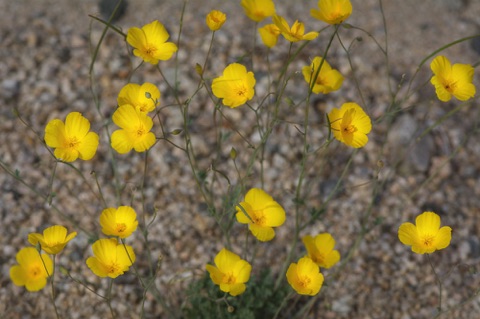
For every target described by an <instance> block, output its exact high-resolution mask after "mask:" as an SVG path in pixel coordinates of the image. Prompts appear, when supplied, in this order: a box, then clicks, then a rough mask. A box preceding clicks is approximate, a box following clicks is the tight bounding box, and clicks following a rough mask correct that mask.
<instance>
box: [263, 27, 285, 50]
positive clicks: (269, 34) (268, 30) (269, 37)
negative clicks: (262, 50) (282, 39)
mask: <svg viewBox="0 0 480 319" xmlns="http://www.w3.org/2000/svg"><path fill="white" fill-rule="evenodd" d="M258 32H259V33H260V38H261V39H262V42H263V44H265V45H266V46H267V47H269V48H273V47H274V46H275V45H277V40H278V36H279V35H280V29H279V28H278V27H277V26H276V25H275V24H267V25H264V26H263V27H261V28H259V29H258Z"/></svg>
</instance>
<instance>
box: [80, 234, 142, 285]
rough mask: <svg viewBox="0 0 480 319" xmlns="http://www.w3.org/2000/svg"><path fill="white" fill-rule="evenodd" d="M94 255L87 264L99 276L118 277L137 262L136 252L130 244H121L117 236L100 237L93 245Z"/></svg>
mask: <svg viewBox="0 0 480 319" xmlns="http://www.w3.org/2000/svg"><path fill="white" fill-rule="evenodd" d="M92 250H93V255H94V256H93V257H88V259H87V266H88V268H90V270H91V271H92V272H93V273H94V274H95V275H97V276H99V277H110V278H117V277H118V276H120V275H123V274H124V273H125V272H126V271H128V269H129V268H130V266H131V265H132V264H133V263H134V262H135V253H134V252H133V248H132V247H131V246H129V245H125V246H124V245H123V244H119V243H118V242H117V240H116V239H115V238H109V239H99V240H97V241H96V242H94V243H93V245H92Z"/></svg>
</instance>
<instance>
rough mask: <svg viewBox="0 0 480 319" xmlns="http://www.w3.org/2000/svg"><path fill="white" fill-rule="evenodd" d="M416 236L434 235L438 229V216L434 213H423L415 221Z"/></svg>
mask: <svg viewBox="0 0 480 319" xmlns="http://www.w3.org/2000/svg"><path fill="white" fill-rule="evenodd" d="M415 224H416V226H417V230H418V235H419V236H420V237H422V235H423V234H435V233H437V232H438V230H439V229H440V216H438V215H437V214H435V213H434V212H424V213H422V214H420V215H418V216H417V218H416V219H415Z"/></svg>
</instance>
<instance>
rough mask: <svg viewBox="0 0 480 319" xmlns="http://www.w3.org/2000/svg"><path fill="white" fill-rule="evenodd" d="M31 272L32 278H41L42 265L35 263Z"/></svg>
mask: <svg viewBox="0 0 480 319" xmlns="http://www.w3.org/2000/svg"><path fill="white" fill-rule="evenodd" d="M29 273H30V277H31V278H34V279H36V278H39V277H41V276H42V268H41V267H40V265H34V266H32V267H30V271H29Z"/></svg>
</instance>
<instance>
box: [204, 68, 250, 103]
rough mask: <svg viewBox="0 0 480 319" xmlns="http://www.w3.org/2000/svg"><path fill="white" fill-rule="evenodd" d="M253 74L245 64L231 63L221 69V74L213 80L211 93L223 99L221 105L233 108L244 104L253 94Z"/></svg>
mask: <svg viewBox="0 0 480 319" xmlns="http://www.w3.org/2000/svg"><path fill="white" fill-rule="evenodd" d="M254 86H255V76H254V75H253V72H251V71H250V72H247V68H245V66H243V65H241V64H238V63H232V64H230V65H228V66H227V67H226V68H225V70H223V75H222V76H219V77H218V78H216V79H214V80H213V83H212V91H213V94H214V95H215V96H216V97H217V98H219V99H223V105H226V106H229V107H231V108H235V107H237V106H240V105H243V104H245V103H246V102H247V101H248V100H251V99H252V98H253V95H254V94H255V90H254Z"/></svg>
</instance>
